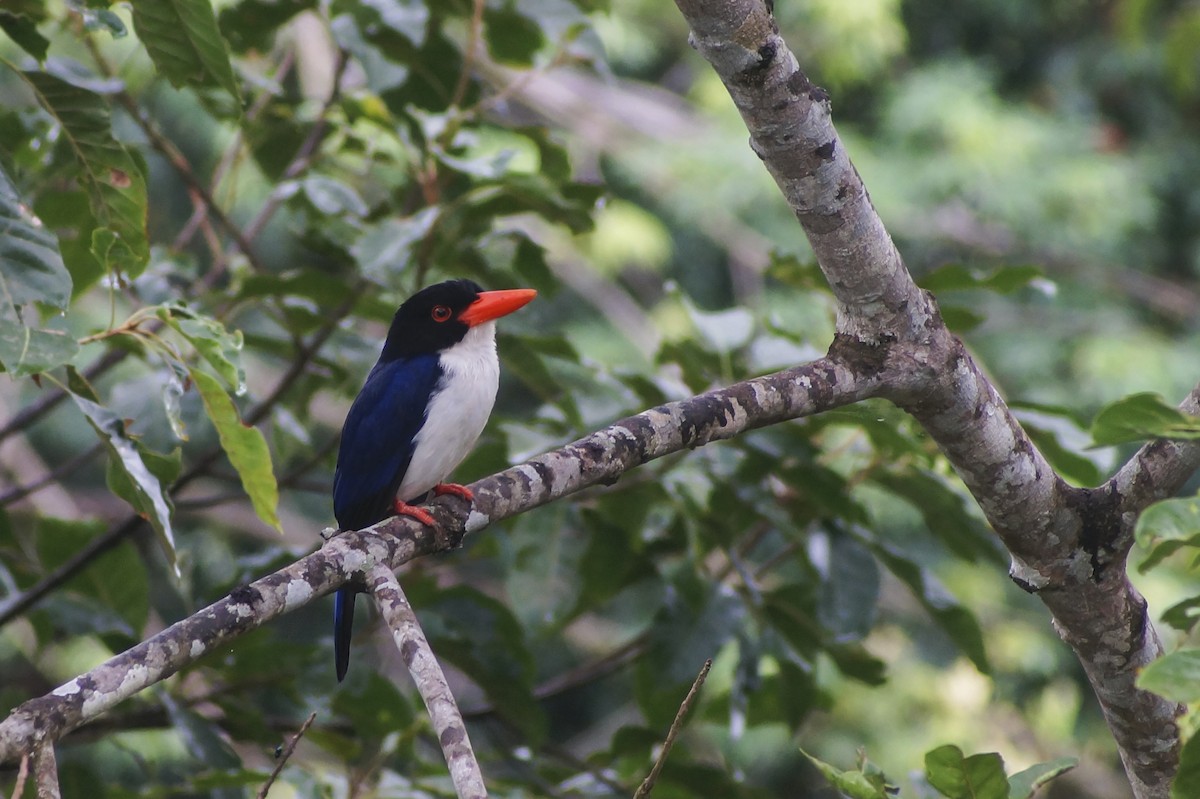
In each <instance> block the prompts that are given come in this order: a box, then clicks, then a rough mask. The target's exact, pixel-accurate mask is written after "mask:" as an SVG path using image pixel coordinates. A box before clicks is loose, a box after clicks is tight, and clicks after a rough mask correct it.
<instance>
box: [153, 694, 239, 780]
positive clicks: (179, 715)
mask: <svg viewBox="0 0 1200 799" xmlns="http://www.w3.org/2000/svg"><path fill="white" fill-rule="evenodd" d="M155 693H156V694H158V698H159V700H160V701H161V702H162V703H163V707H165V708H166V710H167V718H169V719H170V720H171V726H172V727H173V728H174V729H175V732H176V733H177V734H178V735H179V738H180V740H182V741H183V744H184V746H186V747H187V749H188V752H189V753H190V754H191V755H192V757H193V758H195V759H196V761H197V762H199V763H204V764H205V766H207V767H208V768H211V769H219V770H222V771H227V770H230V769H235V768H239V767H240V766H241V765H242V759H241V758H240V757H238V755H237V753H236V752H234V751H233V748H232V747H230V745H229V743H228V742H227V741H226V740H225V739H224V737H223V736H222V735H221V733H220V732H219V729H220V728H219V727H218V725H217V724H216V723H215V722H213V721H212V720H211V719H206V718H204V717H203V716H201V715H200V714H198V713H196V712H195V711H194V710H192V709H191V708H188V707H185V706H184V705H182V704H180V702H179V701H178V700H177V699H175V697H173V696H171V693H170V692H169V691H166V690H158V691H155Z"/></svg>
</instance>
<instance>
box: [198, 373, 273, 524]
mask: <svg viewBox="0 0 1200 799" xmlns="http://www.w3.org/2000/svg"><path fill="white" fill-rule="evenodd" d="M189 374H190V375H191V377H192V382H193V383H194V384H195V386H196V389H197V390H198V391H199V392H200V399H201V401H202V402H203V403H204V411H205V413H206V414H208V418H209V421H211V422H212V423H213V427H215V428H216V430H217V437H218V438H219V439H220V441H221V448H222V449H223V450H225V456H226V457H227V458H229V462H230V463H231V464H232V465H233V468H234V469H236V470H237V473H238V477H239V478H241V481H242V488H243V489H244V490H245V491H246V494H247V496H249V497H250V502H251V504H253V505H254V512H255V513H257V514H258V518H260V519H262V520H263V522H264V523H266V524H268V525H270V526H271V527H274V528H275V529H276V530H278V531H279V532H283V527H282V526H281V525H280V522H279V515H278V510H277V508H278V506H279V486H278V484H276V482H275V472H274V471H273V470H272V468H271V452H270V449H268V447H267V440H266V439H265V438H263V434H262V432H261V431H259V430H258V428H256V427H250V426H248V425H246V424H244V423H243V422H242V420H241V418H240V417H239V416H238V412H237V408H236V407H235V406H234V404H233V400H232V399H230V398H229V395H228V394H227V393H226V392H225V389H224V388H222V386H221V383H220V381H218V380H217V378H215V377H213V376H212V375H210V374H209V373H208V372H205V371H203V370H202V369H192V370H191V371H190V372H189Z"/></svg>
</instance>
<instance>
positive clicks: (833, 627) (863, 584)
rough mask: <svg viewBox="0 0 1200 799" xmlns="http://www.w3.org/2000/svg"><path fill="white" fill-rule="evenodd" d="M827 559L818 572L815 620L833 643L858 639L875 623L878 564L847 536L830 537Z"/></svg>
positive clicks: (877, 597) (860, 545) (866, 551)
mask: <svg viewBox="0 0 1200 799" xmlns="http://www.w3.org/2000/svg"><path fill="white" fill-rule="evenodd" d="M827 560H828V563H827V564H825V565H826V568H825V569H822V572H823V573H822V578H823V579H822V580H821V590H820V595H819V599H818V603H817V618H818V619H819V620H820V621H821V624H822V625H823V626H825V627H826V628H828V629H829V630H830V631H832V632H833V633H834V635H835V637H836V640H839V641H858V640H861V639H863V638H865V637H866V635H867V633H869V632H870V631H871V626H872V625H873V624H874V622H875V610H876V604H877V602H878V601H879V563H878V562H877V561H876V560H875V558H874V557H873V556H872V555H871V553H870V551H869V550H867V549H866V547H864V546H862V544H859V543H858V542H857V541H855V540H854V539H853V538H852V537H850V536H849V535H833V536H831V537H830V539H829V556H828V559H827Z"/></svg>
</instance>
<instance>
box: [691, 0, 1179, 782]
mask: <svg viewBox="0 0 1200 799" xmlns="http://www.w3.org/2000/svg"><path fill="white" fill-rule="evenodd" d="M676 4H677V5H678V6H679V9H680V11H681V12H682V13H683V15H684V17H686V19H687V21H688V24H689V26H690V27H691V30H692V35H691V41H692V44H693V45H694V46H695V47H696V49H697V50H699V51H700V53H701V54H702V55H703V56H704V57H705V58H706V59H707V60H708V61H709V63H710V64H711V65H712V67H713V69H714V70H715V71H716V72H717V74H718V76H719V77H720V78H721V80H722V82H723V83H724V84H725V87H726V89H727V90H728V91H729V94H730V96H731V97H732V98H733V101H734V104H735V105H736V106H737V108H738V111H739V112H740V113H741V116H742V119H743V120H744V121H745V123H746V127H747V128H748V130H749V131H750V141H751V146H752V147H753V149H754V151H755V152H756V153H757V154H758V155H759V157H760V158H762V159H763V163H764V165H765V167H766V168H767V170H768V171H769V172H770V173H771V175H772V176H773V177H774V178H775V180H776V183H778V185H779V188H780V190H781V191H782V192H783V194H784V196H785V197H786V198H787V201H788V203H789V204H790V205H791V207H792V210H793V211H794V212H795V214H796V217H797V219H798V220H799V221H800V224H801V226H802V227H803V228H804V232H805V234H806V235H807V236H808V239H809V241H810V243H811V244H812V248H813V251H814V252H815V253H816V256H817V260H818V263H819V264H820V266H821V269H822V271H823V272H824V274H825V277H826V278H827V280H828V281H829V284H830V286H831V287H832V289H833V291H834V294H835V295H836V296H837V298H838V300H839V302H840V308H839V320H838V336H837V339H836V340H835V342H834V345H833V348H832V349H831V350H830V352H831V353H837V354H838V356H839V357H841V358H842V359H843V360H845V361H846V362H848V363H855V364H858V365H859V367H860V368H869V365H871V364H874V365H875V366H876V368H877V369H878V370H879V371H880V372H881V373H886V374H887V375H888V376H887V378H886V379H885V382H886V384H887V385H886V386H885V388H884V390H883V391H882V395H883V396H886V397H887V398H889V399H891V400H892V401H894V402H895V403H896V404H897V405H899V406H900V407H902V408H904V409H905V410H907V411H909V412H910V413H912V414H913V416H914V417H916V419H917V420H918V421H919V422H920V423H921V424H922V425H923V426H924V428H925V429H926V430H927V431H928V432H929V434H930V435H931V436H932V437H933V438H934V439H935V440H936V441H937V443H938V445H939V446H940V447H941V448H942V451H943V452H945V454H946V455H947V457H948V458H949V460H950V461H951V463H953V465H954V467H955V469H956V470H957V472H958V474H959V475H960V476H961V478H962V479H963V482H964V483H965V484H966V485H967V488H968V489H969V490H970V491H971V493H972V495H973V496H974V497H975V499H976V501H978V503H979V505H980V507H981V508H982V510H983V512H984V514H985V516H986V517H987V519H988V521H989V522H990V523H991V525H992V527H993V529H994V530H995V531H996V533H997V535H998V536H999V537H1000V539H1001V540H1002V541H1003V542H1004V544H1005V546H1006V547H1007V548H1008V549H1009V551H1010V552H1011V553H1012V556H1013V566H1012V576H1013V578H1014V579H1015V580H1016V581H1017V582H1018V584H1020V585H1021V586H1022V587H1024V588H1025V589H1026V590H1029V591H1031V592H1034V593H1036V594H1038V596H1040V597H1041V598H1042V600H1043V601H1044V602H1045V604H1046V606H1047V607H1048V608H1049V609H1050V612H1051V614H1052V615H1053V617H1054V623H1055V627H1056V629H1057V630H1058V631H1059V633H1060V635H1061V636H1062V638H1063V639H1064V640H1065V641H1066V642H1067V643H1069V644H1070V645H1071V647H1072V648H1073V649H1074V651H1075V653H1076V655H1077V656H1078V657H1079V659H1080V662H1081V663H1082V664H1083V667H1084V669H1085V671H1086V672H1087V674H1088V678H1089V680H1090V681H1091V684H1092V687H1093V689H1094V690H1095V692H1096V696H1097V698H1098V699H1099V701H1100V704H1101V707H1102V708H1103V711H1104V714H1105V718H1106V719H1107V721H1108V724H1109V727H1110V729H1111V730H1112V733H1113V736H1114V738H1115V739H1116V742H1117V747H1118V750H1119V751H1120V754H1121V758H1122V761H1123V762H1124V764H1125V767H1126V771H1127V773H1128V775H1129V779H1130V782H1131V784H1132V786H1133V789H1134V794H1135V795H1136V796H1137V797H1139V799H1150V797H1155V798H1158V799H1165V797H1166V796H1167V795H1168V792H1169V786H1170V782H1171V779H1172V777H1173V775H1174V773H1175V768H1176V765H1177V759H1178V745H1179V739H1178V730H1177V729H1176V726H1175V717H1176V716H1177V715H1178V713H1179V707H1178V706H1177V705H1175V704H1174V703H1171V702H1167V701H1166V700H1163V699H1162V698H1160V697H1157V696H1154V695H1152V694H1148V693H1144V692H1142V691H1139V690H1137V688H1136V687H1135V686H1134V680H1135V677H1136V675H1137V671H1138V670H1139V669H1140V668H1141V667H1142V666H1145V665H1146V664H1147V663H1149V662H1150V661H1151V660H1153V659H1154V658H1155V657H1156V656H1157V655H1158V654H1159V653H1160V651H1161V646H1160V644H1159V641H1158V637H1157V635H1156V633H1155V631H1154V628H1153V626H1152V625H1151V623H1150V620H1149V618H1148V614H1147V612H1146V603H1145V601H1144V600H1143V599H1142V597H1141V596H1140V595H1139V594H1138V592H1137V590H1136V589H1135V588H1134V587H1133V586H1132V584H1130V582H1129V580H1128V578H1127V576H1126V574H1125V558H1126V556H1127V554H1128V550H1129V546H1130V544H1131V543H1132V531H1133V525H1134V524H1135V522H1136V517H1137V513H1138V512H1140V511H1141V510H1142V509H1143V508H1144V507H1145V506H1146V505H1147V504H1149V502H1151V501H1153V500H1155V499H1159V498H1162V497H1164V496H1168V495H1169V494H1170V493H1171V492H1173V491H1174V490H1177V489H1178V488H1179V487H1180V486H1181V485H1182V482H1183V481H1184V480H1185V479H1186V477H1187V476H1188V475H1190V474H1191V473H1192V472H1193V471H1194V470H1195V469H1196V467H1197V464H1198V463H1200V447H1197V446H1196V445H1194V444H1179V443H1156V444H1151V445H1149V446H1147V447H1145V448H1143V449H1142V451H1141V452H1140V453H1139V454H1138V457H1137V458H1136V459H1135V460H1134V461H1133V462H1132V463H1131V464H1130V465H1129V466H1128V467H1126V468H1125V469H1123V470H1122V471H1121V473H1119V474H1118V475H1117V476H1116V477H1115V478H1114V479H1113V480H1111V481H1109V482H1108V483H1106V484H1105V485H1104V486H1102V487H1100V488H1097V489H1078V488H1073V487H1071V486H1068V485H1067V484H1066V483H1064V482H1063V481H1062V480H1061V479H1060V478H1059V477H1058V475H1056V474H1055V473H1054V471H1053V469H1052V468H1051V467H1050V466H1049V464H1048V463H1047V462H1046V460H1045V458H1043V457H1042V455H1041V454H1040V453H1039V452H1038V451H1037V448H1036V447H1034V445H1033V444H1032V442H1031V441H1030V440H1029V437H1028V436H1027V435H1026V434H1025V432H1024V430H1023V429H1022V428H1021V426H1020V424H1019V423H1018V422H1017V421H1016V419H1015V418H1014V417H1013V416H1012V414H1011V413H1010V412H1009V410H1008V408H1007V406H1006V405H1005V403H1004V401H1003V399H1002V398H1001V397H1000V394H999V392H998V391H997V390H996V388H995V387H994V386H993V385H992V384H991V383H990V381H989V380H988V379H987V377H986V376H985V375H984V374H983V373H982V371H981V370H980V369H979V368H978V366H977V365H976V364H975V362H974V361H973V359H972V358H971V357H970V355H969V354H968V353H967V352H966V350H965V348H964V347H963V345H962V343H961V342H960V341H958V339H957V338H956V337H954V336H953V335H952V334H951V333H950V332H949V331H948V330H947V328H946V326H945V324H944V323H943V322H942V320H941V318H940V316H939V314H938V312H937V308H936V304H935V303H934V301H933V299H932V297H930V296H928V295H927V294H925V293H924V292H922V291H920V290H919V289H918V288H917V286H916V285H915V284H914V283H913V281H912V278H911V277H910V276H909V274H908V272H907V270H906V269H905V267H904V264H903V262H902V260H901V258H900V255H899V253H898V252H897V251H896V248H895V246H894V245H893V243H892V241H891V238H890V237H889V236H888V234H887V231H886V230H885V229H884V227H883V223H882V222H881V221H880V219H879V216H878V214H877V213H876V212H875V210H874V208H873V207H872V205H871V202H870V198H869V197H868V195H867V192H866V189H865V187H864V186H863V184H862V180H861V179H860V178H859V176H858V173H857V172H856V171H855V169H854V167H853V165H852V164H851V163H850V160H849V157H848V155H847V153H846V151H845V148H844V146H843V144H842V141H841V140H840V139H839V138H838V136H837V132H836V131H835V130H834V128H833V124H832V121H831V114H830V102H829V97H828V95H827V94H826V93H825V92H824V91H823V90H821V89H820V88H818V87H816V86H814V85H813V84H812V82H811V81H810V80H809V79H808V77H807V76H806V75H805V74H804V73H803V72H802V71H801V69H800V67H799V64H798V63H797V61H796V58H795V56H794V55H793V54H792V53H791V51H790V50H788V48H787V45H786V44H785V43H784V41H783V39H782V38H781V37H780V35H779V31H778V28H777V27H776V25H775V21H774V18H773V17H772V15H771V12H770V10H769V8H768V6H767V5H766V4H765V3H764V2H763V0H676ZM946 113H948V114H950V113H954V110H953V109H947V110H946ZM1189 402H1190V403H1191V404H1192V405H1195V404H1197V403H1200V395H1197V394H1196V393H1195V392H1194V393H1193V396H1192V397H1190V398H1189ZM1186 404H1187V403H1185V406H1186Z"/></svg>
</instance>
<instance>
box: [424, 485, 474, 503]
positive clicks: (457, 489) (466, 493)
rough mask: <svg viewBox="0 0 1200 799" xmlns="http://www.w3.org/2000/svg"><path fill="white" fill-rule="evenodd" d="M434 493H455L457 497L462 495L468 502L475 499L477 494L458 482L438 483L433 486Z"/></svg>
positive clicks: (438, 494) (440, 494)
mask: <svg viewBox="0 0 1200 799" xmlns="http://www.w3.org/2000/svg"><path fill="white" fill-rule="evenodd" d="M433 493H434V494H436V495H437V496H439V497H440V496H442V495H443V494H453V495H454V496H456V497H462V498H463V499H465V500H466V501H467V502H471V501H472V500H474V499H475V494H474V493H472V491H471V489H469V488H467V487H466V486H461V485H459V484H458V483H438V484H437V485H435V486H434V487H433Z"/></svg>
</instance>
